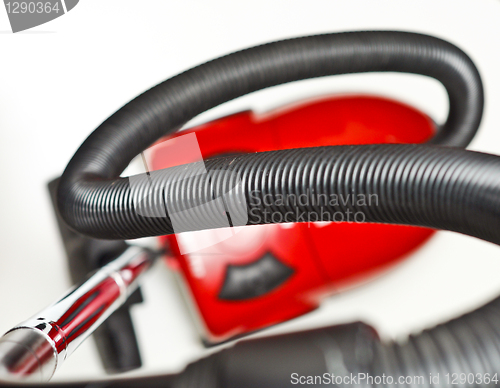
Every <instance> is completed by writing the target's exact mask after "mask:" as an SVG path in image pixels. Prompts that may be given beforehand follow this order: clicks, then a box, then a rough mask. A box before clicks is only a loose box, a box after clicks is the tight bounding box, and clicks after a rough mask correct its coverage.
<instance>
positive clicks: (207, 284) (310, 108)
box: [151, 95, 436, 344]
mask: <svg viewBox="0 0 500 388" xmlns="http://www.w3.org/2000/svg"><path fill="white" fill-rule="evenodd" d="M435 129H436V128H435V124H434V122H433V121H432V120H431V119H430V118H429V117H428V116H427V115H425V114H423V113H422V112H420V111H418V110H416V109H415V108H413V107H410V106H408V105H405V104H402V103H400V102H397V101H394V100H389V99H386V98H380V97H372V96H362V95H356V96H334V97H324V98H319V99H315V100H310V101H305V102H301V103H297V104H292V105H288V106H285V107H283V108H280V109H277V110H274V111H272V112H270V113H266V114H262V115H261V114H256V113H254V112H251V111H245V112H241V113H237V114H233V115H230V116H227V117H223V118H220V119H218V120H215V121H212V122H209V123H207V124H203V125H200V126H197V127H194V128H191V129H189V130H187V131H182V132H180V133H177V134H175V135H174V136H172V137H169V138H167V139H164V140H163V141H162V142H161V143H158V144H157V145H156V146H155V147H153V148H152V153H151V167H152V169H153V170H157V169H162V168H166V167H171V166H173V165H180V164H184V163H188V162H192V161H193V160H191V159H192V156H190V155H188V153H184V154H182V153H181V154H180V153H179V151H178V150H179V147H178V145H176V142H175V141H173V142H172V141H168V140H172V139H175V138H178V137H180V136H184V135H186V134H192V133H195V134H196V138H197V141H198V144H199V150H200V151H201V155H202V156H203V158H204V159H205V158H210V157H214V156H217V155H222V154H223V155H227V154H236V153H253V152H262V151H270V150H278V149H289V148H299V147H317V146H321V145H325V146H326V145H356V144H369V143H423V142H425V141H427V140H428V139H430V138H431V137H432V136H433V134H434V133H435ZM340 173H341V172H340ZM304 179H307V177H304ZM309 197H311V196H310V193H309ZM288 200H289V199H288ZM294 200H296V201H300V198H294ZM323 200H328V201H343V202H344V205H345V206H346V207H348V206H349V201H362V200H364V201H377V198H328V199H325V198H324V199H323ZM348 216H349V215H348ZM311 221H314V220H311ZM337 221H338V222H337ZM340 221H347V222H340ZM362 221H363V220H362V215H356V214H352V219H351V220H346V219H342V220H340V219H338V220H334V221H332V222H320V223H317V222H309V223H295V224H272V225H259V226H248V227H242V228H234V230H233V231H231V233H232V234H231V236H230V237H229V238H228V237H227V233H228V230H227V229H226V230H224V229H219V230H207V231H202V232H187V233H181V234H179V235H172V236H166V237H163V238H162V243H163V244H164V245H165V246H166V247H167V248H168V249H169V250H170V251H171V252H172V255H171V256H170V257H169V258H168V259H167V260H168V263H169V265H170V266H171V267H172V268H174V269H175V270H176V271H177V272H178V273H179V274H180V278H181V283H182V284H183V287H184V288H185V289H186V290H187V293H188V295H189V299H190V300H191V301H192V302H194V303H192V305H193V306H194V310H195V311H196V315H198V316H199V317H200V318H201V319H198V321H201V324H202V327H203V336H204V339H205V341H206V343H209V344H214V343H219V342H222V341H226V340H229V339H232V338H235V337H238V336H241V335H244V334H247V333H249V332H253V331H256V330H259V329H262V328H265V327H268V326H271V325H274V324H277V323H280V322H284V321H287V320H290V319H292V318H295V317H298V316H300V315H303V314H305V313H308V312H310V311H312V310H314V309H315V308H317V307H318V306H319V304H320V302H321V300H322V299H323V298H324V297H325V296H328V295H332V294H334V293H336V292H338V291H339V290H341V289H344V288H345V287H348V286H352V285H354V284H356V283H357V282H360V281H362V280H366V279H368V278H370V277H371V276H373V275H375V274H376V273H379V272H381V271H382V270H384V269H386V268H388V267H389V266H391V265H393V264H394V263H396V262H398V261H399V260H401V259H402V258H403V257H405V256H406V255H407V254H409V253H410V252H412V251H413V250H415V249H416V248H418V247H419V246H420V245H421V244H422V243H424V242H425V241H426V240H427V239H428V238H429V237H430V236H431V235H432V233H433V232H432V230H429V229H424V228H417V227H407V226H394V225H379V224H367V223H362ZM231 229H233V228H231ZM224 234H226V235H225V236H223V235H224ZM221 236H222V237H221ZM200 241H203V242H204V244H201V245H200V244H199V242H200ZM207 242H209V243H208V244H207Z"/></svg>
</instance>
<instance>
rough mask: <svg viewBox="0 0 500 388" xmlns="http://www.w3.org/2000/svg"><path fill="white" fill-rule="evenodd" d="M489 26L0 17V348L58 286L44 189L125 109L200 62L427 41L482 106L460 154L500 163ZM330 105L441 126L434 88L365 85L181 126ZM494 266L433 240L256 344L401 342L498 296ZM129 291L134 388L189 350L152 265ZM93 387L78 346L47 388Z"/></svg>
mask: <svg viewBox="0 0 500 388" xmlns="http://www.w3.org/2000/svg"><path fill="white" fill-rule="evenodd" d="M499 20H500V0H468V1H467V0H447V1H445V0H419V1H400V0H393V1H389V0H386V1H382V0H380V1H375V0H365V1H362V0H350V1H340V0H330V1H307V2H306V1H290V0H287V1H269V0H266V1H257V0H254V1H251V2H235V1H201V0H199V1H168V2H167V1H152V0H141V1H132V0H105V1H102V0H99V1H98V0H81V1H80V4H78V5H77V7H76V8H74V9H73V10H72V11H71V12H69V13H68V14H67V15H65V16H63V17H61V18H60V19H56V20H54V21H52V22H50V23H48V24H46V25H43V26H40V27H37V28H35V29H33V30H30V31H27V32H25V33H19V34H15V35H13V34H11V33H10V31H9V30H10V26H9V23H8V20H7V15H6V12H5V11H4V10H3V8H0V48H1V58H2V60H1V65H0V158H1V159H0V160H1V163H0V177H1V181H0V182H1V183H0V332H4V331H6V330H8V329H9V328H10V327H12V326H13V325H15V324H16V323H18V322H20V321H22V320H24V319H26V318H28V317H29V316H31V315H32V314H34V313H35V312H36V311H38V310H40V309H41V308H42V307H44V306H45V305H47V304H48V303H50V302H52V301H54V300H55V299H56V298H57V297H58V296H59V295H60V294H62V293H63V292H64V291H65V290H66V289H67V288H68V287H69V286H70V281H69V278H68V275H67V268H66V263H65V258H64V254H63V248H62V244H61V242H60V240H59V236H58V232H57V229H56V223H55V220H54V217H53V215H52V210H51V207H50V206H49V197H48V194H47V190H46V183H47V182H48V181H49V180H50V179H52V178H54V177H56V176H58V175H59V174H60V173H61V172H62V170H63V168H64V166H65V164H66V163H67V162H68V160H69V159H70V157H71V155H72V154H73V153H74V152H75V150H76V149H77V147H78V146H79V145H80V143H81V142H82V141H83V140H84V139H85V138H86V136H88V134H89V133H90V132H91V131H92V130H93V129H94V128H95V127H97V125H98V124H100V123H101V122H102V121H103V120H104V119H105V118H106V117H108V116H109V115H110V114H111V113H113V112H114V111H115V110H116V109H118V108H119V107H120V106H121V105H123V104H124V103H126V102H127V101H129V100H130V99H131V98H133V97H134V96H136V95H137V94H138V93H140V92H142V91H144V90H145V89H147V88H149V87H151V86H153V85H154V84H156V83H158V82H160V81H162V80H164V79H166V78H168V77H170V76H173V75H175V74H176V73H178V72H180V71H183V70H185V69H187V68H189V67H191V66H194V65H196V64H199V63H201V62H204V61H206V60H209V59H211V58H214V57H217V56H219V55H222V54H226V53H228V52H231V51H234V50H238V49H242V48H245V47H249V46H252V45H255V44H259V43H264V42H267V41H271V40H276V39H282V38H287V37H292V36H300V35H306V34H316V33H323V32H335V31H345V30H367V29H376V30H378V29H395V30H409V31H416V32H422V33H428V34H432V35H435V36H438V37H441V38H444V39H447V40H449V41H450V42H452V43H454V44H456V45H458V46H459V47H461V48H462V49H463V50H464V51H466V52H467V53H468V54H469V55H470V56H471V57H472V59H473V60H474V61H475V63H476V64H477V66H478V68H479V70H480V72H481V75H482V78H483V81H484V85H485V91H486V106H485V112H484V118H483V122H482V125H481V130H480V133H479V135H478V136H477V137H476V139H475V140H474V142H473V144H472V146H471V148H472V149H474V150H480V151H485V152H491V153H497V154H500V111H499V110H498V108H497V107H498V106H500V54H499V50H498V48H499V41H500V23H499V22H498V21H499ZM343 92H367V93H371V94H379V95H384V96H389V97H394V98H397V99H400V100H402V101H404V102H407V103H410V104H413V105H414V106H416V107H418V108H419V109H421V110H422V111H424V112H426V113H427V114H429V115H430V116H431V117H433V118H434V119H436V120H437V121H439V122H441V121H443V120H444V118H445V117H446V114H447V100H446V96H445V92H444V89H443V88H442V87H441V86H440V85H439V84H438V83H437V82H435V81H432V80H428V79H425V78H423V77H419V76H410V75H394V74H385V75H375V74H370V75H349V76H339V77H330V78H325V79H318V80H314V81H305V82H300V83H296V84H292V85H287V86H281V87H278V88H274V89H272V90H267V91H263V92H258V93H255V94H253V95H251V96H248V97H245V98H242V99H239V100H237V101H234V102H232V103H230V104H226V105H224V106H222V107H220V108H218V109H216V110H214V111H212V112H209V113H208V114H205V115H203V116H202V117H200V118H199V119H197V120H196V121H197V122H200V121H203V120H207V119H208V118H211V117H217V116H220V115H223V114H226V113H229V112H235V111H239V110H242V109H245V108H252V109H254V110H257V111H265V110H268V109H270V108H272V107H276V106H280V105H282V104H285V103H287V102H291V101H296V100H300V99H302V98H306V97H309V96H316V95H321V94H327V93H343ZM499 253H500V252H499V249H498V248H497V247H495V246H493V245H490V244H487V243H483V242H481V241H478V240H476V239H473V238H468V237H464V236H460V235H457V234H453V233H444V232H442V233H439V234H438V235H437V236H436V237H434V238H433V239H432V241H431V242H429V243H428V244H427V245H426V246H425V247H424V248H423V249H421V250H420V251H419V252H418V253H417V254H414V255H413V256H412V257H411V258H409V259H408V260H406V261H405V262H404V263H403V264H401V265H399V266H397V268H395V269H393V270H392V271H390V272H389V273H387V274H385V275H384V276H382V277H380V278H378V279H377V280H375V281H373V282H371V283H369V284H367V285H365V286H362V287H360V288H357V289H354V290H351V291H349V292H345V293H343V294H341V295H337V296H335V297H333V298H331V300H329V301H328V302H326V303H325V304H324V305H323V307H322V308H321V309H320V310H319V311H317V312H315V313H313V314H310V315H309V316H307V317H303V318H300V319H297V320H295V321H294V322H290V323H287V324H285V325H282V326H280V327H279V328H275V329H273V330H270V331H266V332H264V333H263V334H268V333H270V332H275V331H277V330H295V329H297V328H303V327H311V326H321V325H326V324H332V323H337V322H346V321H352V320H354V319H363V320H365V321H366V322H369V323H371V324H373V325H374V326H375V327H376V328H377V329H378V330H379V331H380V332H381V333H382V335H383V337H384V338H403V337H404V336H406V335H407V334H408V333H410V332H415V331H418V330H421V329H422V328H425V327H428V326H430V325H433V324H436V323H438V322H441V321H443V320H446V319H449V318H451V317H454V316H456V315H458V314H459V313H462V312H466V311H468V310H470V309H472V308H474V307H476V306H479V305H480V304H481V303H483V302H486V301H487V300H489V299H491V298H493V297H495V296H496V295H498V294H500V279H499V276H498V273H499V271H500V257H499V256H500V255H499ZM143 289H144V294H145V297H146V299H147V301H146V303H145V304H143V305H140V306H137V307H135V309H134V311H133V315H134V319H135V322H136V326H137V328H138V333H139V338H140V342H141V350H142V353H143V357H144V361H145V368H143V370H142V371H141V373H159V372H168V371H175V370H179V369H181V368H182V367H183V366H184V365H185V363H187V362H188V361H190V360H193V359H195V358H197V357H198V356H199V355H200V354H201V353H202V347H201V346H200V345H199V343H198V341H197V336H196V333H195V331H194V329H193V327H192V325H191V323H190V318H189V317H188V315H187V314H186V312H185V310H184V307H183V304H182V301H181V299H180V297H179V295H178V293H177V290H176V288H175V287H174V286H173V282H172V276H171V274H169V272H168V271H167V269H166V268H165V267H164V266H162V265H158V266H157V267H156V268H155V269H154V271H152V272H151V273H150V274H148V276H147V279H145V284H144V287H143ZM102 373H103V372H102V369H101V367H100V363H99V360H98V357H97V352H96V350H95V347H94V344H93V342H92V341H88V342H87V343H85V344H84V345H83V346H82V347H81V348H80V349H79V350H78V351H77V352H76V353H75V354H74V355H73V357H71V359H70V360H68V362H67V363H66V364H65V365H64V366H63V367H62V369H61V370H60V373H59V374H58V375H57V376H56V379H57V380H61V379H76V378H94V377H97V376H99V375H101V374H102Z"/></svg>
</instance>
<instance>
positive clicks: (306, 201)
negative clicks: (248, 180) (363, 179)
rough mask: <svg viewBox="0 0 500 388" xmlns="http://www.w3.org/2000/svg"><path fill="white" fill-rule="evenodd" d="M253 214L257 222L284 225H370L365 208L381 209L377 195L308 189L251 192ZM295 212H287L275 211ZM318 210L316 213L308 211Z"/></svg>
mask: <svg viewBox="0 0 500 388" xmlns="http://www.w3.org/2000/svg"><path fill="white" fill-rule="evenodd" d="M249 202H250V208H251V210H250V215H251V219H252V222H253V223H256V224H268V223H282V222H335V223H340V222H347V223H363V222H366V214H365V212H364V211H363V209H364V208H365V207H366V206H378V195H377V194H368V195H366V194H360V193H348V194H341V193H330V194H324V193H315V192H313V191H312V190H311V189H309V188H307V189H305V190H304V192H302V193H300V194H295V193H287V194H281V193H263V192H262V191H260V190H252V191H251V192H250V201H249ZM283 208H286V209H291V210H288V211H287V212H283V211H281V210H280V211H277V210H272V209H283ZM307 209H314V210H307Z"/></svg>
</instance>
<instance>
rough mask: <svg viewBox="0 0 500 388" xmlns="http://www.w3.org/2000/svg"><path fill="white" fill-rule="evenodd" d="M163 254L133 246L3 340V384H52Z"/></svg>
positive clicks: (0, 363)
mask: <svg viewBox="0 0 500 388" xmlns="http://www.w3.org/2000/svg"><path fill="white" fill-rule="evenodd" d="M157 256H158V253H156V252H154V251H151V250H148V249H145V248H141V247H136V246H131V247H129V248H128V249H127V250H126V251H125V252H123V253H122V254H121V255H120V256H119V257H118V258H117V259H115V260H114V261H112V262H111V263H109V264H107V265H105V266H104V267H102V268H101V269H99V270H98V271H97V272H95V273H94V274H93V275H92V276H91V277H89V278H88V279H87V280H86V281H85V282H84V283H83V284H81V285H80V286H77V287H75V288H73V289H72V290H70V291H69V292H68V293H67V294H66V295H65V296H64V297H63V298H61V299H60V300H58V301H57V302H55V303H54V304H52V305H51V306H49V307H47V308H46V309H44V310H42V311H41V312H40V313H38V314H37V315H35V316H34V317H32V318H31V319H29V320H27V321H25V322H23V323H21V324H19V325H17V326H16V327H14V328H13V329H12V330H10V331H9V332H7V333H6V334H5V335H4V336H3V337H2V338H0V380H17V381H19V380H21V381H33V382H44V381H49V380H50V379H51V378H52V376H53V375H54V373H55V372H56V370H57V369H58V368H59V367H60V366H61V364H62V363H63V362H64V360H66V359H67V358H68V357H69V356H70V355H71V354H72V353H73V352H74V351H75V349H76V348H78V346H79V345H80V344H81V343H82V342H83V341H85V339H87V338H88V337H89V336H90V335H91V334H92V333H93V332H94V330H95V329H96V328H97V327H99V325H100V324H101V323H102V322H104V321H105V320H106V318H108V317H109V316H110V315H111V314H112V313H113V312H114V311H116V310H117V309H118V308H119V307H120V306H121V305H122V304H123V303H124V302H125V301H126V300H127V298H128V296H129V295H130V294H131V293H132V292H133V291H134V290H135V289H136V288H137V280H138V278H139V277H140V276H141V275H142V274H143V273H144V272H146V271H147V269H148V268H150V267H151V265H152V263H153V261H154V259H155V258H156V257H157Z"/></svg>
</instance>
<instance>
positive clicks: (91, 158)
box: [58, 31, 483, 239]
mask: <svg viewBox="0 0 500 388" xmlns="http://www.w3.org/2000/svg"><path fill="white" fill-rule="evenodd" d="M361 72H406V73H415V74H422V75H426V76H429V77H433V78H435V79H437V80H439V81H440V82H441V83H442V84H443V85H444V86H445V88H446V90H447V92H448V96H449V101H450V109H449V115H448V119H447V120H446V123H445V124H444V125H443V127H442V128H441V129H440V130H439V131H438V133H437V135H436V136H435V137H434V138H433V139H432V140H431V143H434V144H440V145H445V146H455V147H465V146H466V145H467V144H468V143H469V142H470V140H471V139H472V138H473V136H474V134H475V133H476V130H477V128H478V126H479V123H480V120H481V115H482V109H483V89H482V84H481V79H480V77H479V73H478V71H477V69H476V68H475V66H474V64H473V63H472V61H471V60H470V59H469V58H468V57H467V55H466V54H464V53H463V52H462V51H461V50H460V49H458V48H457V47H455V46H453V45H452V44H450V43H448V42H445V41H443V40H440V39H437V38H434V37H430V36H426V35H420V34H415V33H405V32H394V31H368V32H350V33H339V34H326V35H317V36H309V37H303V38H296V39H290V40H284V41H279V42H274V43H269V44H266V45H262V46H257V47H253V48H250V49H247V50H243V51H240V52H236V53H233V54H230V55H227V56H225V57H221V58H219V59H216V60H213V61H211V62H208V63H205V64H203V65H200V66H198V67H195V68H193V69H191V70H188V71H186V72H185V73H182V74H179V75H177V76H175V77H173V78H171V79H169V80H167V81H165V82H163V83H161V84H159V85H157V86H155V87H154V88H152V89H150V90H148V91H147V92H145V93H144V94H142V95H140V96H139V97H137V98H136V99H134V100H133V101H131V102H130V103H128V104H127V105H125V106H124V107H123V108H122V109H120V110H119V111H118V112H116V113H115V114H113V115H112V116H111V117H110V118H108V119H107V120H106V121H105V122H104V123H102V124H101V126H100V127H99V128H97V129H96V130H95V131H94V133H92V134H91V135H90V136H89V138H88V139H87V140H86V141H85V142H84V143H83V144H82V146H81V147H80V149H79V150H78V151H77V153H76V154H75V156H74V157H73V159H72V160H71V162H70V163H69V164H68V166H67V168H66V170H65V172H64V174H63V176H62V178H61V181H60V185H59V191H58V207H59V210H60V213H61V215H62V217H63V218H64V219H65V221H66V222H67V223H68V224H69V226H70V227H72V228H74V229H75V230H77V231H79V232H81V233H83V234H86V235H88V236H92V237H96V238H109V239H131V238H138V237H145V236H152V235H165V234H168V233H172V232H173V229H172V225H171V224H172V222H171V219H170V217H169V215H171V214H170V209H169V212H167V213H168V214H162V213H161V211H159V212H158V214H155V216H151V214H150V215H149V216H144V215H140V214H137V211H136V208H135V207H136V205H137V203H135V204H134V199H133V197H134V195H135V194H134V193H131V190H130V187H129V182H128V180H127V179H119V178H118V177H119V174H120V173H121V172H122V171H123V170H124V169H125V167H126V166H127V165H128V163H129V162H130V161H131V160H132V159H133V158H134V157H135V156H136V155H138V154H139V153H140V152H142V151H143V150H144V149H146V148H147V147H148V146H150V145H151V144H153V143H154V142H155V141H156V140H158V139H159V138H161V137H163V136H165V135H167V134H168V133H171V132H172V131H174V130H175V129H176V128H179V127H180V126H181V125H183V124H184V123H186V122H187V121H189V120H190V119H192V118H193V117H195V116H196V115H198V114H200V113H202V112H204V111H205V110H207V109H210V108H212V107H215V106H217V105H219V104H221V103H224V102H226V101H229V100H231V99H234V98H237V97H239V96H242V95H244V94H247V93H250V92H253V91H257V90H260V89H264V88H267V87H271V86H274V85H279V84H283V83H287V82H292V81H297V80H302V79H307V78H314V77H323V76H328V75H334V74H347V73H361ZM395 150H396V149H395V148H394V149H389V150H386V149H384V152H386V151H389V152H390V153H392V152H393V151H395ZM371 152H374V153H377V152H378V151H375V150H372V151H371ZM320 153H321V154H322V155H323V154H324V153H322V152H320ZM292 154H293V153H290V155H292ZM287 155H288V154H287ZM335 155H336V151H332V154H331V157H332V158H333V159H332V161H334V160H335V157H336V156H335ZM379 157H380V158H382V157H383V155H379ZM257 158H261V157H259V156H257ZM262 158H266V157H265V156H262ZM376 159H377V158H374V159H373V163H375V162H378V160H376ZM262 160H263V159H262ZM289 162H290V163H291V165H290V166H291V167H289V170H290V171H294V168H293V166H297V163H298V162H297V161H294V160H292V159H290V160H289ZM304 163H307V161H304ZM323 163H327V164H328V163H330V162H329V161H327V160H326V159H325V161H324V162H323ZM221 168H222V167H221ZM223 168H229V167H228V166H226V167H223ZM252 168H255V167H252ZM261 168H262V169H266V168H267V167H265V166H262V167H261ZM366 168H368V169H371V168H375V167H373V166H372V167H366ZM322 169H323V170H322V171H332V170H331V168H330V167H328V166H327V165H324V166H322ZM274 171H277V170H273V173H274ZM241 172H242V173H245V171H244V170H242V171H241ZM209 173H210V172H209ZM436 174H439V173H438V172H436ZM167 175H168V174H167ZM245 176H246V175H245ZM423 176H426V175H425V174H424V175H423ZM337 178H338V177H336V176H331V175H328V176H327V175H324V176H317V179H318V181H316V182H314V181H312V178H311V180H310V182H309V183H310V184H315V183H316V184H319V183H320V182H323V184H324V185H326V184H327V182H326V180H327V179H331V181H330V182H329V184H334V181H335V180H336V179H337ZM161 179H167V177H164V178H161ZM167 180H168V179H167ZM370 181H371V182H372V183H373V185H375V186H376V185H382V186H383V185H386V184H388V182H389V181H388V182H375V181H374V180H373V179H371V178H370ZM355 183H356V185H357V186H358V185H362V182H355ZM249 184H250V183H249ZM272 184H273V185H278V184H279V182H278V181H277V180H276V181H274V182H273V183H272ZM336 184H337V185H340V182H337V183H336ZM153 186H155V185H153ZM174 186H175V185H174ZM175 187H180V186H178V185H177V186H175ZM250 188H251V184H250V186H249V187H247V189H250ZM297 188H298V189H299V190H302V189H303V188H300V187H298V186H297V187H295V189H297ZM322 188H323V189H325V190H326V186H322ZM275 189H276V190H278V186H276V187H275ZM288 189H290V187H288ZM295 189H291V191H292V192H293V191H294V190H295ZM154 190H166V191H168V192H170V194H172V195H173V196H172V197H170V198H187V197H186V196H185V195H184V196H182V197H181V196H180V193H179V192H176V193H174V192H172V191H171V190H172V188H168V187H163V188H161V187H158V186H155V189H154ZM154 190H153V188H152V186H151V185H150V183H148V181H147V180H146V179H145V180H144V182H143V183H142V184H141V185H140V187H139V188H138V191H139V192H140V193H141V195H142V197H143V198H153V199H148V200H147V201H154V202H151V203H152V204H153V206H154V207H155V208H158V207H164V206H163V205H164V202H165V199H161V198H159V197H158V196H157V195H156V194H157V193H155V192H154ZM169 190H170V191H169ZM279 190H281V191H286V190H285V188H279ZM388 190H389V189H388ZM292 192H290V194H293V193H292ZM240 194H241V193H240ZM199 195H200V192H199V191H198V192H196V193H195V192H193V193H192V196H191V197H190V199H189V201H190V203H191V204H192V203H199V200H200V198H199ZM244 195H245V196H247V197H248V193H245V194H244ZM408 195H409V194H408ZM389 197H390V196H389ZM389 197H388V200H393V199H392V198H389ZM384 198H385V197H384ZM240 200H241V198H240ZM247 200H248V198H247ZM147 201H146V202H147ZM391 203H392V202H391ZM162 204H163V205H162ZM170 205H171V206H173V207H174V208H181V209H184V208H186V207H189V206H187V204H186V203H178V204H170ZM387 206H388V204H387ZM380 209H381V208H380ZM380 209H370V210H369V212H370V213H373V214H378V213H381V210H380ZM212 210H214V209H212ZM218 210H220V209H218ZM344 210H346V209H344ZM155 211H156V210H153V212H155ZM237 213H238V212H237ZM417 213H418V212H417ZM417 213H415V215H414V217H417V215H416V214H417ZM207 214H208V213H207ZM207 214H205V215H207ZM212 215H214V214H212ZM237 215H238V216H241V217H240V219H244V217H243V215H242V214H239V213H238V214H237ZM246 216H247V217H248V214H247V215H246ZM418 217H419V219H414V218H412V217H411V216H409V215H408V216H406V218H405V219H404V220H403V219H399V218H395V217H392V218H390V219H384V217H379V218H377V217H374V218H373V220H374V221H378V222H393V221H398V222H399V221H405V222H404V223H415V224H418V225H421V224H425V225H427V226H432V227H440V226H441V224H434V223H433V222H422V219H421V218H422V217H423V215H418ZM205 218H206V217H205ZM424 218H425V217H424ZM209 224H210V223H209ZM209 224H207V225H205V224H203V223H201V224H199V225H197V227H196V228H195V229H200V228H205V227H213V225H209ZM181 229H183V228H181ZM179 230H180V229H179ZM188 230H192V226H191V228H188ZM176 231H177V230H176Z"/></svg>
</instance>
